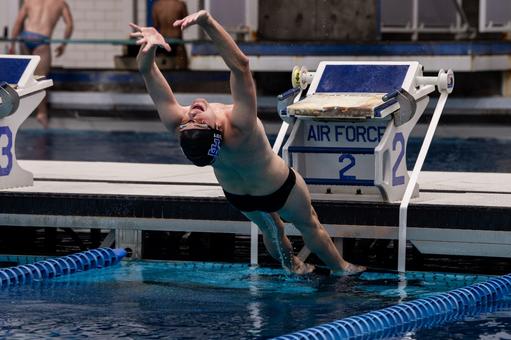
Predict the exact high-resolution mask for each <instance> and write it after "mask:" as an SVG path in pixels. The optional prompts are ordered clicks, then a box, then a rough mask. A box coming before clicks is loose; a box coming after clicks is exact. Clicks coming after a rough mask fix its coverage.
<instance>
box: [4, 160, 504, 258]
mask: <svg viewBox="0 0 511 340" xmlns="http://www.w3.org/2000/svg"><path fill="white" fill-rule="evenodd" d="M19 163H20V165H21V166H22V167H23V168H24V169H26V170H29V171H31V172H33V174H34V185H33V186H31V187H23V188H15V189H8V190H3V191H1V192H0V206H1V207H2V208H1V211H0V225H5V226H37V227H66V228H68V227H70V226H71V227H73V228H100V229H107V230H112V237H111V238H110V239H109V240H110V242H111V241H112V240H113V237H114V235H115V239H116V240H117V246H130V247H132V248H137V249H139V248H140V247H141V232H142V231H143V230H166V231H190V232H215V233H237V234H246V235H250V230H251V229H250V223H249V222H248V221H247V220H246V219H245V218H244V216H243V215H242V214H241V213H240V212H239V211H237V210H236V209H235V208H233V207H231V206H230V205H229V204H228V203H227V201H226V200H225V197H224V195H223V192H222V189H221V188H220V186H219V185H218V183H217V181H216V179H215V177H214V174H213V171H212V169H211V168H210V167H207V168H197V167H194V166H191V165H164V164H135V163H103V162H62V161H28V160H25V161H19ZM419 184H420V188H421V192H420V197H419V198H416V199H413V200H412V201H411V203H410V208H409V212H408V216H409V218H408V225H409V229H408V236H409V237H408V239H409V240H411V241H412V242H413V243H414V244H415V246H417V247H418V248H419V250H420V251H422V252H425V253H434V254H453V255H474V256H496V257H511V174H503V173H464V172H424V173H422V174H421V176H420V178H419ZM313 205H314V207H315V208H316V210H317V212H318V214H319V216H320V219H321V221H322V222H323V223H324V224H325V226H326V228H327V230H328V231H329V233H330V234H331V235H332V236H333V237H355V238H376V239H396V238H397V225H398V223H399V222H398V210H399V204H398V203H384V202H375V201H365V200H363V199H362V198H360V199H359V200H354V199H353V198H346V200H339V199H336V200H334V199H332V196H331V195H327V194H324V195H314V196H313ZM287 233H288V234H290V235H298V231H297V230H296V229H294V228H293V227H292V226H288V227H287ZM107 241H108V240H105V242H107ZM105 245H108V244H106V243H105Z"/></svg>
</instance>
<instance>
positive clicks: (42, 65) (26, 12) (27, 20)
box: [9, 0, 73, 128]
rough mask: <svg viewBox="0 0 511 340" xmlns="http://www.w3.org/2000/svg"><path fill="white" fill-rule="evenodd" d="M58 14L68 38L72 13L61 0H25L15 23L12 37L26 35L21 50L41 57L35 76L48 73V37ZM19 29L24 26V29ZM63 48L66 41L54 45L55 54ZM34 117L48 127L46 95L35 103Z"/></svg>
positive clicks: (12, 47) (23, 36) (12, 49)
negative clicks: (56, 45) (35, 111)
mask: <svg viewBox="0 0 511 340" xmlns="http://www.w3.org/2000/svg"><path fill="white" fill-rule="evenodd" d="M61 17H62V18H63V19H64V23H65V24H66V30H65V33H64V39H69V38H71V34H72V33H73V17H72V16H71V10H70V9H69V6H68V4H67V3H66V1H64V0H25V1H24V3H23V6H22V7H21V9H20V11H19V13H18V16H17V18H16V21H15V23H14V27H13V29H12V37H13V38H19V39H25V40H24V41H23V42H22V43H21V44H20V52H21V54H25V55H26V54H32V55H38V56H40V57H41V61H40V62H39V65H37V68H36V70H35V72H34V73H35V74H36V75H38V76H47V75H48V73H50V68H51V49H50V43H49V39H50V38H51V36H52V34H53V30H54V29H55V26H57V23H58V21H59V19H60V18H61ZM22 29H24V31H23V32H22V31H21V30H22ZM65 49H66V44H65V43H63V44H61V45H59V46H58V47H57V48H56V49H55V52H56V55H57V57H60V56H61V55H62V54H64V51H65ZM14 53H15V42H14V41H13V42H12V43H11V46H10V48H9V54H14ZM36 118H37V120H38V121H39V123H40V124H41V125H42V126H43V127H44V128H47V127H48V104H47V99H46V97H45V99H43V101H42V102H41V104H39V106H38V107H37V115H36Z"/></svg>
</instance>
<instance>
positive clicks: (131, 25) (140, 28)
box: [129, 22, 142, 32]
mask: <svg viewBox="0 0 511 340" xmlns="http://www.w3.org/2000/svg"><path fill="white" fill-rule="evenodd" d="M129 25H130V27H131V28H132V29H133V30H135V32H142V27H140V26H138V25H135V24H134V23H132V22H130V24H129Z"/></svg>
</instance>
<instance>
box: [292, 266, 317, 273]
mask: <svg viewBox="0 0 511 340" xmlns="http://www.w3.org/2000/svg"><path fill="white" fill-rule="evenodd" d="M314 269H315V267H314V265H312V264H308V263H303V264H301V265H300V266H296V267H295V269H294V271H293V272H294V273H295V274H298V275H304V274H310V273H312V272H313V271H314Z"/></svg>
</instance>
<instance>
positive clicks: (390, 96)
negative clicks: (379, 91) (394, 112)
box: [381, 90, 399, 102]
mask: <svg viewBox="0 0 511 340" xmlns="http://www.w3.org/2000/svg"><path fill="white" fill-rule="evenodd" d="M398 95H399V90H395V91H392V92H389V93H387V94H386V95H384V96H383V97H381V99H382V100H383V101H384V102H388V101H389V100H391V99H394V98H396V97H397V96H398Z"/></svg>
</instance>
